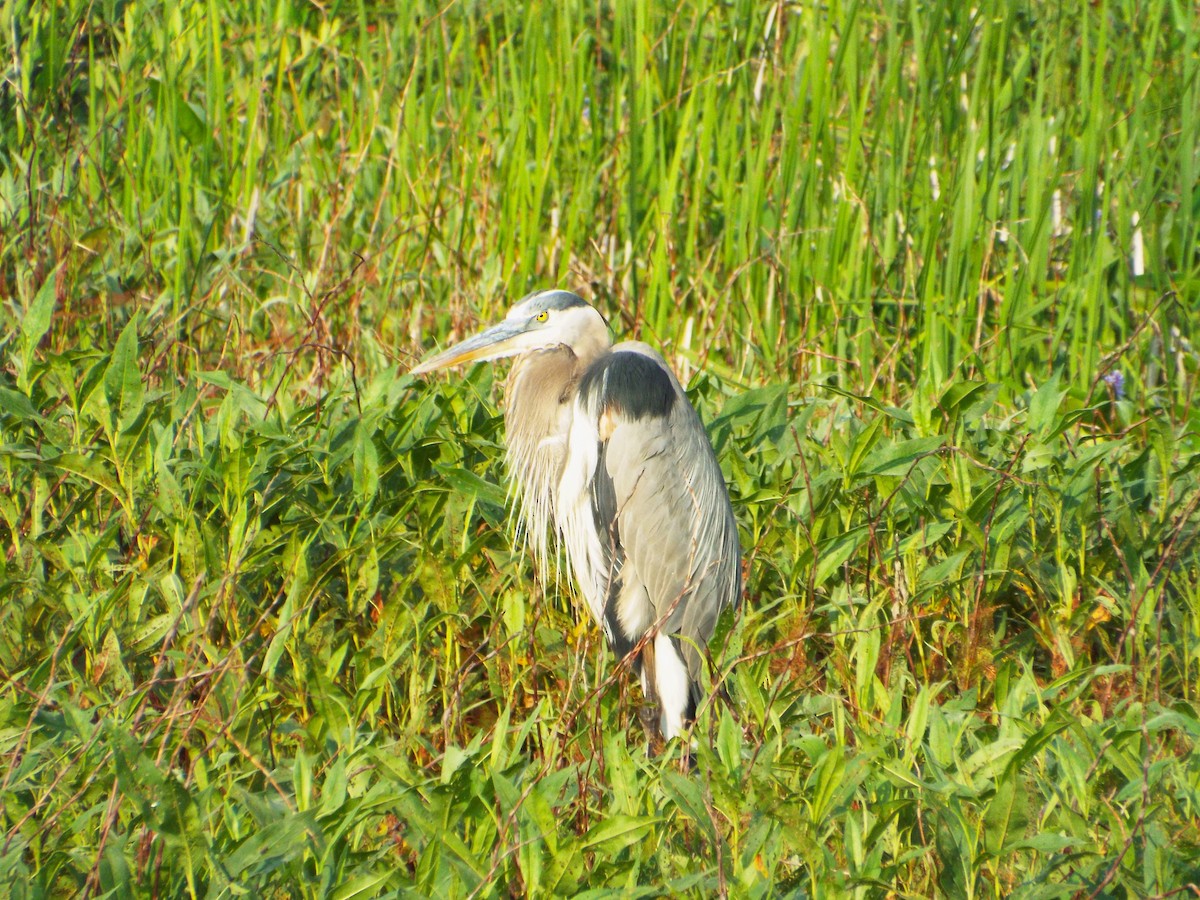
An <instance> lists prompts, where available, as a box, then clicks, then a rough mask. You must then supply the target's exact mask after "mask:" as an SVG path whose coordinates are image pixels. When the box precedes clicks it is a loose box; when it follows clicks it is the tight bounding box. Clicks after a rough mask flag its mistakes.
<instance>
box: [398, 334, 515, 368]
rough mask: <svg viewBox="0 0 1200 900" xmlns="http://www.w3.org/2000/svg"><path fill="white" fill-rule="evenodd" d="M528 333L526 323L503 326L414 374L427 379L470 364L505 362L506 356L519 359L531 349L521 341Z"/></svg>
mask: <svg viewBox="0 0 1200 900" xmlns="http://www.w3.org/2000/svg"><path fill="white" fill-rule="evenodd" d="M525 333H526V328H525V325H524V324H523V323H520V324H518V323H516V322H501V323H500V324H499V325H494V326H493V327H491V328H489V329H487V330H486V331H481V332H480V333H479V334H476V335H473V336H472V337H469V338H467V339H466V340H465V341H463V342H462V343H459V344H455V345H454V346H453V347H451V348H449V349H448V350H443V351H442V352H441V353H437V354H434V355H433V356H431V357H429V359H427V360H425V361H424V362H423V363H421V364H420V365H418V366H415V367H414V368H413V369H412V371H411V374H413V375H424V374H425V373H427V372H436V371H437V370H438V369H449V368H451V367H452V366H461V365H465V364H466V363H471V362H475V361H477V360H485V359H501V358H503V357H505V356H516V355H517V354H518V353H523V352H525V350H527V349H528V348H527V347H526V346H525V345H524V344H523V343H522V342H521V341H520V340H519V338H520V337H521V336H522V335H524V334H525Z"/></svg>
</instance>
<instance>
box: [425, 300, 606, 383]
mask: <svg viewBox="0 0 1200 900" xmlns="http://www.w3.org/2000/svg"><path fill="white" fill-rule="evenodd" d="M608 342H609V337H608V325H607V324H606V323H605V321H604V317H603V316H601V315H600V313H598V312H596V310H595V309H593V308H592V307H591V306H589V305H588V304H587V303H585V302H584V300H583V298H581V297H579V296H578V295H576V294H573V293H571V292H570V291H559V290H552V291H537V292H535V293H532V294H530V295H529V296H527V297H525V298H524V299H523V300H521V301H520V302H518V303H516V304H514V305H513V307H512V308H511V309H510V310H509V311H508V315H507V316H505V317H504V321H503V322H501V323H500V324H498V325H493V326H492V327H491V328H488V329H486V330H485V331H481V332H479V333H478V334H476V335H472V336H471V337H469V338H467V339H466V340H464V341H462V342H460V343H458V344H455V345H454V346H453V347H450V348H448V349H446V350H443V351H442V352H441V353H437V354H435V355H433V356H431V357H430V358H429V359H427V360H425V361H424V362H422V363H421V364H420V365H418V366H416V367H414V368H413V370H412V374H414V375H422V374H425V373H426V372H434V371H437V370H438V369H449V368H451V367H453V366H461V365H464V364H465V363H470V362H477V361H480V360H489V359H503V358H504V357H506V356H520V355H521V354H523V353H533V352H535V351H537V350H551V349H554V348H557V347H567V348H569V349H570V350H571V351H572V352H573V353H575V355H576V356H579V357H589V358H590V357H591V356H593V355H595V354H596V353H598V352H600V351H601V350H603V349H604V348H606V347H607V346H608Z"/></svg>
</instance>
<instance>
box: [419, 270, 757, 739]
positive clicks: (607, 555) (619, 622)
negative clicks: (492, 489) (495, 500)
mask: <svg viewBox="0 0 1200 900" xmlns="http://www.w3.org/2000/svg"><path fill="white" fill-rule="evenodd" d="M510 356H515V357H517V360H516V363H515V365H514V366H513V369H512V372H511V373H510V374H509V377H508V382H507V386H506V391H505V414H504V423H505V429H506V431H507V447H508V450H507V457H508V468H509V473H510V476H511V477H512V479H513V480H514V482H515V485H514V486H515V487H516V492H517V494H518V496H519V498H520V517H521V526H522V527H523V528H524V529H525V533H526V534H527V535H528V538H529V540H530V543H531V544H532V546H533V548H534V552H535V556H536V559H537V562H538V563H539V567H540V568H542V569H543V570H544V569H545V566H546V562H547V555H548V553H547V536H548V533H549V531H550V525H551V522H552V523H553V531H554V540H555V542H556V543H555V546H564V547H565V549H566V554H567V558H568V559H569V560H570V563H571V569H572V571H573V572H574V575H575V579H576V581H577V582H578V585H579V591H580V593H581V594H582V595H583V599H584V601H585V602H586V603H587V607H588V610H589V611H590V612H591V614H592V617H593V618H594V619H595V620H596V622H597V623H598V624H599V625H600V627H601V628H603V630H604V635H605V637H606V638H607V639H608V642H609V644H610V645H611V646H612V648H613V650H614V651H615V653H616V655H617V658H618V659H623V658H625V657H626V656H627V655H629V654H630V653H635V656H634V658H633V660H632V662H633V666H634V670H635V671H636V672H638V673H639V675H640V677H641V682H642V690H643V693H644V694H645V696H646V700H647V703H648V705H649V706H650V707H654V706H655V705H657V706H658V708H659V713H660V715H659V719H658V722H657V725H658V729H659V730H660V733H661V734H663V735H664V736H665V737H667V738H668V739H669V738H671V737H673V736H675V735H677V734H679V732H680V730H681V729H682V728H683V727H684V725H685V723H687V722H690V721H691V720H692V719H693V718H694V717H695V713H696V704H697V703H698V702H699V701H700V700H701V699H702V696H703V694H702V689H701V686H700V676H701V669H702V665H703V661H702V659H701V655H700V650H699V648H701V647H703V646H705V645H706V644H707V643H708V639H709V638H710V637H711V636H712V633H713V628H714V627H715V625H716V622H717V616H718V615H719V614H720V612H721V610H722V609H724V608H725V607H726V606H732V605H734V604H736V603H737V602H738V598H739V596H740V594H741V563H740V548H739V545H738V532H737V523H736V522H735V521H734V518H733V510H732V508H731V507H730V505H729V494H728V493H727V492H726V490H725V480H724V478H723V477H722V475H721V468H720V466H719V465H718V464H717V460H716V456H715V455H714V454H713V450H712V446H711V445H710V444H709V441H708V437H707V435H706V434H705V432H704V427H703V426H702V425H701V424H700V419H699V417H698V416H697V415H696V411H695V410H694V409H692V406H691V404H690V403H689V402H688V399H687V396H686V395H685V394H684V392H683V388H682V387H680V385H679V381H678V380H677V379H676V377H675V375H674V373H673V372H672V371H671V369H670V367H669V366H668V365H667V364H666V362H665V361H664V360H663V358H662V357H661V356H660V355H659V354H658V353H657V352H656V351H654V350H653V349H651V348H650V347H648V346H647V345H646V344H642V343H637V342H629V343H622V344H617V345H616V346H613V345H612V341H611V339H610V338H609V334H608V326H607V324H606V323H605V321H604V318H603V317H602V316H601V315H600V313H598V312H597V311H596V310H595V309H593V308H592V307H591V306H589V305H588V304H587V303H585V302H584V301H583V300H582V299H581V298H580V297H578V296H576V295H575V294H573V293H570V292H569V291H560V290H555V291H540V292H537V293H533V294H530V295H529V296H527V297H525V298H524V299H523V300H521V301H520V302H519V303H517V304H516V305H515V306H513V307H512V309H511V310H509V313H508V316H507V317H506V318H505V319H504V321H503V322H501V323H500V324H499V325H496V326H494V327H492V328H489V329H487V330H486V331H483V332H480V333H479V334H476V335H475V336H474V337H470V338H468V339H466V340H465V341H463V342H462V343H460V344H458V345H456V346H454V347H451V348H450V349H448V350H445V351H444V352H442V353H438V354H437V355H435V356H433V357H431V358H429V359H427V360H426V361H425V362H423V363H421V364H420V365H419V366H417V367H416V368H414V369H413V370H412V371H413V373H414V374H421V373H425V372H432V371H434V370H436V369H445V368H449V367H451V366H458V365H462V364H464V363H469V362H474V361H476V360H491V359H501V358H503V357H510Z"/></svg>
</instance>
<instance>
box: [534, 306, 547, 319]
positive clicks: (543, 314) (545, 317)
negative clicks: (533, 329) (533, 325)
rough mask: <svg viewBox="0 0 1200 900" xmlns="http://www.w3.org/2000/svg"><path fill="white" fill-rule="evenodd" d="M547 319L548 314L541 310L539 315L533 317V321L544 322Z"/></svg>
mask: <svg viewBox="0 0 1200 900" xmlns="http://www.w3.org/2000/svg"><path fill="white" fill-rule="evenodd" d="M548 318H550V313H548V312H546V310H544V309H543V310H542V311H541V312H540V313H538V314H537V315H536V316H534V317H533V321H535V322H545V321H546V320H547V319H548Z"/></svg>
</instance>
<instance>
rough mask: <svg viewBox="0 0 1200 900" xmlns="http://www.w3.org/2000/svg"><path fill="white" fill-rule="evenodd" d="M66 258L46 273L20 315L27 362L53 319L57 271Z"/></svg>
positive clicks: (22, 341)
mask: <svg viewBox="0 0 1200 900" xmlns="http://www.w3.org/2000/svg"><path fill="white" fill-rule="evenodd" d="M65 263H66V260H63V261H62V262H60V263H59V264H58V265H57V266H55V267H54V268H53V269H52V270H51V271H50V272H48V273H46V278H45V280H44V281H42V286H41V287H40V288H38V292H37V293H36V294H34V296H33V300H32V301H31V302H30V304H29V306H28V307H27V308H26V310H25V314H24V315H23V316H22V317H21V344H22V346H23V347H24V352H25V357H26V360H27V362H28V360H29V359H31V358H32V354H33V351H34V350H35V349H36V348H37V345H38V343H39V342H40V341H41V340H42V338H43V337H44V336H45V334H46V332H47V331H49V330H50V323H51V322H52V321H54V304H55V300H56V297H57V292H58V291H57V284H58V273H59V270H60V269H62V267H63V265H64V264H65Z"/></svg>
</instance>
